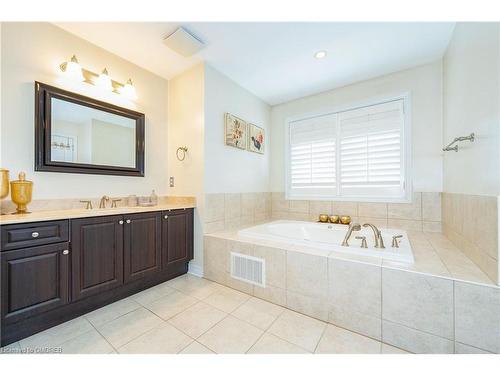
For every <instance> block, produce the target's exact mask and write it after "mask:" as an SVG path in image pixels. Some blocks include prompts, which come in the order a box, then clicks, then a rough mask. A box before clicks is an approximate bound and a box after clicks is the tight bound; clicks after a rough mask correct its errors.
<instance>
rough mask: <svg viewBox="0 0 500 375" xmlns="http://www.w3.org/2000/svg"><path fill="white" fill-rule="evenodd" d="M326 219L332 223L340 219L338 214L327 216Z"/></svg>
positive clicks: (336, 222)
mask: <svg viewBox="0 0 500 375" xmlns="http://www.w3.org/2000/svg"><path fill="white" fill-rule="evenodd" d="M328 221H329V222H330V223H332V224H338V223H339V221H340V216H339V215H330V216H329V217H328Z"/></svg>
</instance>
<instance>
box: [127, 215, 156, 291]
mask: <svg viewBox="0 0 500 375" xmlns="http://www.w3.org/2000/svg"><path fill="white" fill-rule="evenodd" d="M160 270H161V213H160V212H146V213H141V214H134V215H126V216H125V227H124V278H125V282H129V281H134V280H137V279H140V278H143V277H149V276H151V275H153V274H154V273H156V272H159V271H160Z"/></svg>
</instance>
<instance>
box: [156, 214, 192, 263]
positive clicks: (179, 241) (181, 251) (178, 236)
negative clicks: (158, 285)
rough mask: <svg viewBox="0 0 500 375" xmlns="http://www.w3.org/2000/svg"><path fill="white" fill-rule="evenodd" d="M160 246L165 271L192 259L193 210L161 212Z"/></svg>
mask: <svg viewBox="0 0 500 375" xmlns="http://www.w3.org/2000/svg"><path fill="white" fill-rule="evenodd" d="M162 245H163V250H162V254H163V267H164V268H166V269H168V268H169V267H171V266H176V265H178V264H179V263H187V262H189V261H190V260H191V259H193V210H191V209H188V210H172V211H165V212H163V220H162Z"/></svg>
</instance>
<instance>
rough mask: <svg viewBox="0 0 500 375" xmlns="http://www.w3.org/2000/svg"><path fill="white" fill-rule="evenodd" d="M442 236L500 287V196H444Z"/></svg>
mask: <svg viewBox="0 0 500 375" xmlns="http://www.w3.org/2000/svg"><path fill="white" fill-rule="evenodd" d="M442 211H443V213H442V216H443V233H444V234H445V235H446V236H447V237H448V238H449V239H450V240H451V241H452V242H453V244H454V245H456V247H458V248H459V249H460V250H461V251H462V252H463V253H465V254H466V255H467V256H468V257H469V258H470V259H471V260H472V261H473V262H474V263H475V264H476V265H477V266H478V267H479V268H481V270H482V271H483V272H484V273H485V274H487V275H488V276H489V277H490V279H492V280H494V281H495V282H496V283H498V285H500V277H499V274H498V273H499V255H500V254H499V252H500V250H499V243H498V197H489V196H479V195H467V194H453V193H443V208H442Z"/></svg>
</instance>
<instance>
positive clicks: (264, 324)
mask: <svg viewBox="0 0 500 375" xmlns="http://www.w3.org/2000/svg"><path fill="white" fill-rule="evenodd" d="M284 310H285V309H284V308H283V307H280V306H277V305H275V304H273V303H269V302H266V301H264V300H261V299H259V298H255V297H252V298H250V299H249V300H248V301H246V302H245V303H244V304H243V305H241V306H240V307H238V308H237V309H236V310H235V311H233V312H232V315H233V316H235V317H237V318H238V319H241V320H244V321H245V322H247V323H250V324H252V325H254V326H256V327H258V328H260V329H263V330H266V329H268V328H269V327H270V326H271V324H272V323H273V322H274V321H275V320H276V318H277V317H278V316H279V315H280V314H281V313H282V312H283V311H284Z"/></svg>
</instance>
